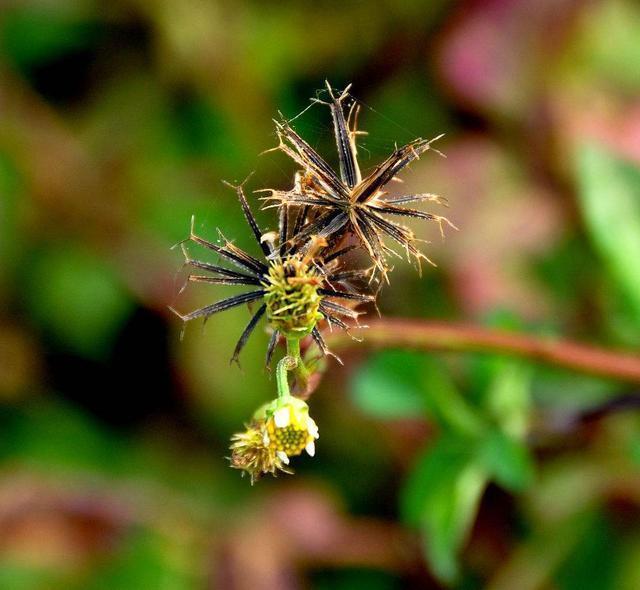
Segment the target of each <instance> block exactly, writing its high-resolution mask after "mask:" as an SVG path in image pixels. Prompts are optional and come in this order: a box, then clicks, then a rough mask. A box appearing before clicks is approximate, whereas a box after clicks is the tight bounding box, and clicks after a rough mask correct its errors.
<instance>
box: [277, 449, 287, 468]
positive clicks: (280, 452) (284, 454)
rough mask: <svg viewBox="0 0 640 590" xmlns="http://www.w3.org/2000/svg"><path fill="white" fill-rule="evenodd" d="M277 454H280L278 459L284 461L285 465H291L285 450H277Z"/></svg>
mask: <svg viewBox="0 0 640 590" xmlns="http://www.w3.org/2000/svg"><path fill="white" fill-rule="evenodd" d="M276 455H278V459H280V461H282V462H283V463H284V464H285V465H289V457H287V454H286V453H285V452H284V451H276Z"/></svg>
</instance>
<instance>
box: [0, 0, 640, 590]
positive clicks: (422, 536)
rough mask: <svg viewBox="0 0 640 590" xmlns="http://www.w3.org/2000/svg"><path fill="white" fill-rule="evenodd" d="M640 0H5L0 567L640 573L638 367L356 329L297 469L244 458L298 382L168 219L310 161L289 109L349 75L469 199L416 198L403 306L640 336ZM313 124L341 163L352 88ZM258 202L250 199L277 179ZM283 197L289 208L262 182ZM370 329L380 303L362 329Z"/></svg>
mask: <svg viewBox="0 0 640 590" xmlns="http://www.w3.org/2000/svg"><path fill="white" fill-rule="evenodd" d="M639 64H640V6H639V5H638V3H637V2H635V1H633V0H591V1H580V0H484V1H466V0H463V1H447V0H436V1H431V2H417V1H410V0H408V1H405V2H401V3H397V2H390V1H388V2H382V3H381V4H379V5H375V6H374V5H373V4H371V3H368V2H357V1H355V2H354V1H349V0H344V1H342V2H334V1H329V0H327V1H322V2H293V1H291V2H260V1H257V0H256V1H253V2H251V1H244V2H235V1H231V0H229V1H220V2H214V1H209V0H155V1H154V0H114V1H111V2H99V1H97V0H21V1H15V2H12V1H11V0H4V2H2V3H1V4H0V302H1V307H0V588H1V589H9V590H40V589H43V590H44V589H46V590H61V589H64V590H98V589H107V588H108V589H109V590H129V589H136V590H137V589H145V590H147V589H149V590H155V589H161V590H183V589H184V590H191V589H194V590H196V589H205V588H206V589H209V588H223V589H235V588H240V589H244V588H251V589H254V590H255V589H257V588H260V589H262V588H264V589H285V590H286V589H292V590H293V589H297V588H313V589H325V588H337V589H343V588H344V589H346V588H356V589H357V588H367V589H371V590H378V589H380V590H382V589H397V588H434V589H435V588H448V587H451V588H459V589H464V590H473V589H479V588H491V589H494V590H496V589H505V590H507V589H509V590H511V589H515V588H517V589H530V590H535V589H553V590H555V589H558V590H574V589H575V590H578V589H579V590H589V589H592V588H593V589H598V590H606V589H616V590H635V589H637V588H640V528H639V527H638V525H639V524H640V510H639V508H640V471H639V470H640V428H639V422H638V414H637V412H636V411H634V407H636V406H637V405H638V400H639V399H640V391H639V389H638V384H635V385H634V384H633V383H626V384H625V383H623V382H617V381H615V380H610V381H609V380H600V379H595V378H591V377H586V376H584V375H581V374H578V373H572V372H569V371H567V370H559V369H557V368H553V367H550V366H542V365H534V364H529V363H527V362H525V361H523V360H515V359H513V358H508V357H499V356H495V355H488V354H461V353H456V354H453V353H446V354H445V353H441V354H426V353H419V352H407V351H402V350H385V351H378V352H375V353H369V352H365V349H364V348H362V349H361V350H358V348H357V347H353V348H351V349H350V352H345V353H343V355H342V356H343V360H344V361H345V367H340V366H339V365H337V364H336V363H335V362H332V363H331V364H330V366H329V370H328V372H327V374H326V375H325V376H324V379H323V382H322V383H321V385H320V387H319V388H318V390H317V391H316V392H315V394H314V395H313V397H312V398H311V400H310V404H311V408H312V415H313V416H314V417H315V419H316V421H317V422H318V424H319V427H320V440H319V442H318V447H317V455H316V457H315V458H314V459H311V458H308V457H305V458H299V459H298V460H296V461H295V468H296V472H297V473H296V475H295V476H282V477H279V478H278V479H272V478H265V479H263V480H262V481H260V482H259V483H258V484H257V485H256V486H254V487H251V486H250V485H249V481H248V479H246V478H244V479H243V478H241V477H240V473H239V472H237V471H233V470H231V469H229V468H228V462H227V460H226V459H225V457H226V456H227V455H228V439H229V437H230V435H231V434H232V433H233V432H235V431H237V430H241V429H242V427H243V423H244V422H245V421H246V420H247V419H248V418H249V417H250V415H251V413H252V412H253V410H254V409H255V408H256V407H257V406H258V405H260V404H262V403H263V402H265V401H267V400H268V399H270V398H271V397H273V395H274V392H275V384H274V382H273V380H272V379H271V378H270V376H269V375H268V373H266V372H265V371H264V369H263V356H264V351H265V347H266V342H267V339H268V336H267V335H266V334H265V333H264V331H263V330H262V329H259V330H257V332H256V334H255V335H254V336H253V337H252V339H251V341H250V342H249V344H248V346H247V348H246V350H245V351H244V353H243V356H242V358H241V363H242V368H241V369H238V368H237V367H235V366H229V358H230V356H231V353H232V351H233V347H234V345H235V341H236V340H237V338H238V336H239V334H240V333H241V331H242V329H243V327H244V325H245V324H246V322H247V321H248V317H249V316H248V312H247V310H246V309H244V308H237V309H235V310H233V311H229V312H226V313H224V314H221V315H219V316H216V317H213V318H212V319H211V320H210V321H209V322H208V324H207V326H206V328H205V329H204V330H202V329H200V325H196V323H195V322H194V323H192V324H191V325H189V326H187V329H186V334H185V337H184V339H183V341H180V330H181V325H180V322H179V321H177V320H176V318H175V317H173V316H172V315H171V314H170V313H169V312H168V311H167V305H176V306H177V307H178V308H179V309H181V310H183V311H189V310H191V309H195V308H196V307H198V306H201V305H204V304H206V303H208V302H211V301H213V300H214V299H218V298H220V297H222V296H224V294H229V291H228V290H224V288H222V289H218V288H217V287H215V286H210V285H201V286H199V287H200V288H198V286H191V287H190V288H189V289H187V290H186V291H185V292H184V293H183V294H182V295H180V296H178V295H177V293H178V290H179V288H180V286H181V285H182V280H183V279H184V275H181V274H180V268H181V264H182V257H181V254H180V253H179V251H176V250H170V247H171V246H172V245H173V244H174V243H176V242H178V241H179V240H181V239H183V238H185V237H186V236H187V235H188V229H189V222H190V218H191V216H192V215H195V219H196V230H197V231H198V232H199V233H200V234H201V235H203V236H206V237H211V238H214V237H215V236H216V228H217V227H219V228H221V229H222V230H223V231H224V232H225V235H227V236H228V237H231V238H234V239H235V241H236V243H237V244H239V245H241V246H243V247H246V248H247V249H249V250H250V251H252V252H255V250H252V248H255V245H254V244H252V242H251V238H250V236H249V234H248V233H247V230H246V228H245V225H244V221H243V219H242V215H241V212H240V209H239V207H238V204H237V201H236V199H235V195H234V193H233V191H231V190H229V189H228V188H227V187H225V186H223V185H222V184H221V180H222V179H225V180H229V181H241V180H242V179H243V178H245V177H246V176H247V174H248V173H250V172H251V171H255V175H254V176H253V177H252V179H251V181H250V184H249V185H248V188H249V189H250V190H254V189H258V188H263V187H271V188H286V187H289V186H290V184H291V182H292V175H293V172H294V170H295V168H294V166H292V164H291V163H290V162H288V161H287V160H286V158H284V157H282V156H281V155H278V154H274V153H271V154H265V155H259V154H260V153H261V152H263V151H264V150H267V149H268V148H271V147H273V146H275V145H276V138H275V134H274V128H273V123H272V118H273V117H274V116H276V115H277V112H278V110H280V111H282V113H283V114H284V115H285V116H287V117H293V116H295V115H296V114H297V113H299V112H300V111H301V110H302V109H304V108H305V107H306V106H307V105H308V99H309V98H310V97H313V96H315V93H316V90H317V89H319V88H322V86H323V84H324V80H325V79H328V80H329V81H330V82H331V83H332V85H333V86H334V87H336V88H342V87H344V86H345V85H346V84H347V83H349V82H353V88H352V92H353V95H354V96H355V97H356V98H357V99H359V100H360V101H361V104H362V112H361V116H360V127H361V128H362V129H364V130H366V131H368V133H369V135H367V136H362V137H361V141H360V157H361V166H362V167H363V169H365V170H366V169H369V168H371V167H372V166H374V165H375V164H376V163H378V162H379V161H380V160H381V159H382V158H384V157H385V156H386V155H387V154H388V153H389V152H390V150H392V149H393V146H394V144H395V143H396V142H397V143H398V144H400V143H404V142H407V141H409V140H412V139H414V138H415V137H418V136H422V137H432V136H435V135H438V134H440V133H446V136H445V137H444V138H443V139H442V140H441V141H440V142H439V144H438V147H439V148H440V149H441V150H442V151H443V152H445V153H446V155H447V159H442V158H439V157H438V156H436V155H435V154H431V153H427V154H426V155H425V156H424V157H423V158H422V159H421V160H420V161H418V162H416V163H414V164H413V165H412V166H411V169H410V170H408V171H406V173H405V174H404V175H403V179H404V181H405V182H404V185H401V186H400V187H399V188H400V189H401V190H403V191H406V192H407V193H411V192H425V191H428V192H434V193H439V194H441V195H444V196H446V197H447V198H448V200H449V203H450V209H449V210H446V211H443V210H438V208H437V207H436V206H434V207H433V208H431V209H430V210H433V211H434V212H436V213H440V214H446V215H447V216H448V217H449V218H450V219H451V220H452V221H453V222H454V223H455V224H456V225H457V226H458V227H459V228H460V231H459V232H452V231H450V232H448V233H447V236H446V239H445V240H444V241H442V240H441V239H440V237H439V234H438V230H437V227H433V226H425V225H424V224H419V225H417V226H415V229H416V230H417V231H419V233H420V235H421V236H423V237H425V238H428V239H430V240H431V241H432V243H431V244H430V245H429V246H425V248H426V251H427V253H428V255H429V256H430V258H432V259H433V260H434V261H436V262H437V264H438V267H437V268H426V269H425V272H424V273H423V276H422V278H420V277H419V276H418V275H417V273H416V272H415V269H414V268H412V267H411V266H410V265H409V264H407V263H402V262H399V263H398V264H397V265H396V269H395V271H394V273H393V275H392V284H391V286H390V287H386V288H385V289H384V290H383V291H382V293H381V297H380V307H381V311H382V313H383V315H384V316H389V317H400V316H407V317H418V318H425V319H433V320H438V321H452V322H457V323H464V324H469V325H480V326H484V327H486V328H489V329H491V328H498V329H508V330H515V331H519V332H527V333H531V334H537V335H541V336H557V337H559V338H566V339H570V340H577V341H581V342H584V343H589V344H592V345H596V346H601V347H605V348H609V349H614V350H615V349H621V350H627V351H635V350H637V347H638V344H640V168H639V166H640V67H639ZM295 126H296V129H297V130H298V131H299V132H300V133H301V134H302V135H303V136H304V137H305V138H307V140H308V141H309V142H310V143H311V144H312V145H314V146H315V147H316V148H317V149H318V150H319V151H321V153H323V154H325V156H326V157H327V159H328V160H329V161H330V162H333V163H335V162H336V155H335V147H334V145H333V140H332V128H331V122H330V119H329V114H328V111H327V110H326V108H325V107H322V106H320V105H316V106H314V107H312V108H311V109H310V110H309V111H307V112H306V113H305V114H304V115H303V116H301V117H300V118H299V119H297V120H296V122H295ZM252 198H253V199H254V200H253V203H254V204H255V208H256V209H257V208H258V201H257V200H255V197H252ZM260 220H261V223H262V224H263V226H264V227H268V226H269V225H270V224H271V226H273V218H272V217H270V215H269V214H268V213H267V212H263V213H261V214H260ZM364 336H365V337H366V334H364Z"/></svg>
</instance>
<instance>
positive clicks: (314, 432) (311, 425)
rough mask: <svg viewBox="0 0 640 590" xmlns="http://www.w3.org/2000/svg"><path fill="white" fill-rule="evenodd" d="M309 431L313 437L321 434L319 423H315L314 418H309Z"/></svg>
mask: <svg viewBox="0 0 640 590" xmlns="http://www.w3.org/2000/svg"><path fill="white" fill-rule="evenodd" d="M307 432H308V433H309V434H310V435H311V436H313V438H318V437H319V436H320V435H319V434H318V425H317V424H316V423H315V421H314V420H313V418H308V419H307Z"/></svg>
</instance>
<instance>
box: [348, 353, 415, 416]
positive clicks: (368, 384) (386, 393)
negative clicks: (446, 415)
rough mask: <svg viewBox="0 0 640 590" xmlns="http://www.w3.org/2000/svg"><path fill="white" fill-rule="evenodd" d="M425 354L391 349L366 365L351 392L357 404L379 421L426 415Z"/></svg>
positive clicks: (356, 375)
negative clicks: (423, 387) (423, 379)
mask: <svg viewBox="0 0 640 590" xmlns="http://www.w3.org/2000/svg"><path fill="white" fill-rule="evenodd" d="M423 359H424V355H422V354H418V353H410V352H403V351H397V350H389V351H385V352H383V353H380V354H377V355H376V356H374V357H373V358H372V359H371V360H369V361H368V362H366V363H365V364H364V365H362V366H361V367H360V368H359V370H358V372H357V373H356V374H355V377H354V379H353V383H352V387H351V389H350V391H351V395H352V399H353V402H354V403H355V405H356V406H358V407H359V408H360V409H361V410H362V411H364V412H366V413H367V414H369V415H370V416H374V417H376V418H385V419H392V418H412V417H420V416H424V415H425V411H426V406H425V402H424V393H423V392H422V376H421V373H422V370H421V364H422V360H423Z"/></svg>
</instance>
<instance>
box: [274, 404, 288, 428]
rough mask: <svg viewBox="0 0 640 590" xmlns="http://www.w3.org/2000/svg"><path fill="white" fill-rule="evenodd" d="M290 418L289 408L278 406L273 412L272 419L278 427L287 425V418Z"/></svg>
mask: <svg viewBox="0 0 640 590" xmlns="http://www.w3.org/2000/svg"><path fill="white" fill-rule="evenodd" d="M290 418H291V412H290V411H289V408H280V409H278V410H276V411H275V413H274V414H273V421H274V422H275V423H276V426H277V427H278V428H286V427H287V426H289V420H290Z"/></svg>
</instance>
